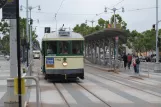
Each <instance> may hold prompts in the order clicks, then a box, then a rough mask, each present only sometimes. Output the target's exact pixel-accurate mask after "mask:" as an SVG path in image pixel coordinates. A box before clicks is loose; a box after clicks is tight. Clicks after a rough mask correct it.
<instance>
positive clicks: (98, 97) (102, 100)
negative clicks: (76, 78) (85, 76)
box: [77, 83, 111, 107]
mask: <svg viewBox="0 0 161 107" xmlns="http://www.w3.org/2000/svg"><path fill="white" fill-rule="evenodd" d="M77 85H79V86H80V87H82V88H83V89H84V90H86V91H88V92H89V93H90V94H92V95H93V96H95V97H96V98H97V99H99V100H100V101H101V102H102V103H104V104H105V105H107V106H108V107H111V106H110V105H109V104H108V103H107V102H106V101H104V100H103V99H101V98H100V97H99V96H97V95H96V94H94V93H93V92H91V91H90V90H88V89H87V88H86V87H84V86H83V85H81V84H80V83H77Z"/></svg>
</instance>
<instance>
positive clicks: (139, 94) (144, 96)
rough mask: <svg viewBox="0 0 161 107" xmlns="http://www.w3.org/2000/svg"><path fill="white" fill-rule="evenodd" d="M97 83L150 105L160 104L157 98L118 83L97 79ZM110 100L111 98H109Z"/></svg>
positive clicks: (159, 99) (92, 76)
mask: <svg viewBox="0 0 161 107" xmlns="http://www.w3.org/2000/svg"><path fill="white" fill-rule="evenodd" d="M87 76H89V77H91V78H95V76H94V75H91V74H88V75H87ZM97 81H100V82H102V83H104V84H106V85H108V86H111V87H114V88H116V89H119V90H120V91H123V92H125V93H127V94H130V95H132V96H135V97H138V98H140V99H142V100H144V101H148V102H150V103H161V98H160V97H157V96H155V95H152V94H149V93H146V92H143V91H140V90H135V89H133V88H130V87H128V86H124V85H121V84H118V83H115V82H112V81H109V80H104V79H102V78H98V79H97ZM155 94H157V93H155ZM110 98H111V96H110Z"/></svg>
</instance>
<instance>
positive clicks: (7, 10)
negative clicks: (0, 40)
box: [2, 0, 16, 19]
mask: <svg viewBox="0 0 161 107" xmlns="http://www.w3.org/2000/svg"><path fill="white" fill-rule="evenodd" d="M2 18H3V19H16V0H7V3H6V5H5V6H4V7H3V8H2Z"/></svg>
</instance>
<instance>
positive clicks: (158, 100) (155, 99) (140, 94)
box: [124, 90, 161, 103]
mask: <svg viewBox="0 0 161 107" xmlns="http://www.w3.org/2000/svg"><path fill="white" fill-rule="evenodd" d="M124 92H126V93H128V94H130V95H132V96H134V97H138V98H140V99H142V100H144V101H147V102H149V103H161V98H160V97H157V96H154V95H151V94H148V93H145V92H142V91H139V90H124Z"/></svg>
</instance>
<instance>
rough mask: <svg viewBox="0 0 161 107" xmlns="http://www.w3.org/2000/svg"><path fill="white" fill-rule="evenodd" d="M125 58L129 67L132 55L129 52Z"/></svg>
mask: <svg viewBox="0 0 161 107" xmlns="http://www.w3.org/2000/svg"><path fill="white" fill-rule="evenodd" d="M127 60H128V68H129V69H130V66H131V62H132V55H130V54H129V53H128V56H127Z"/></svg>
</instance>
